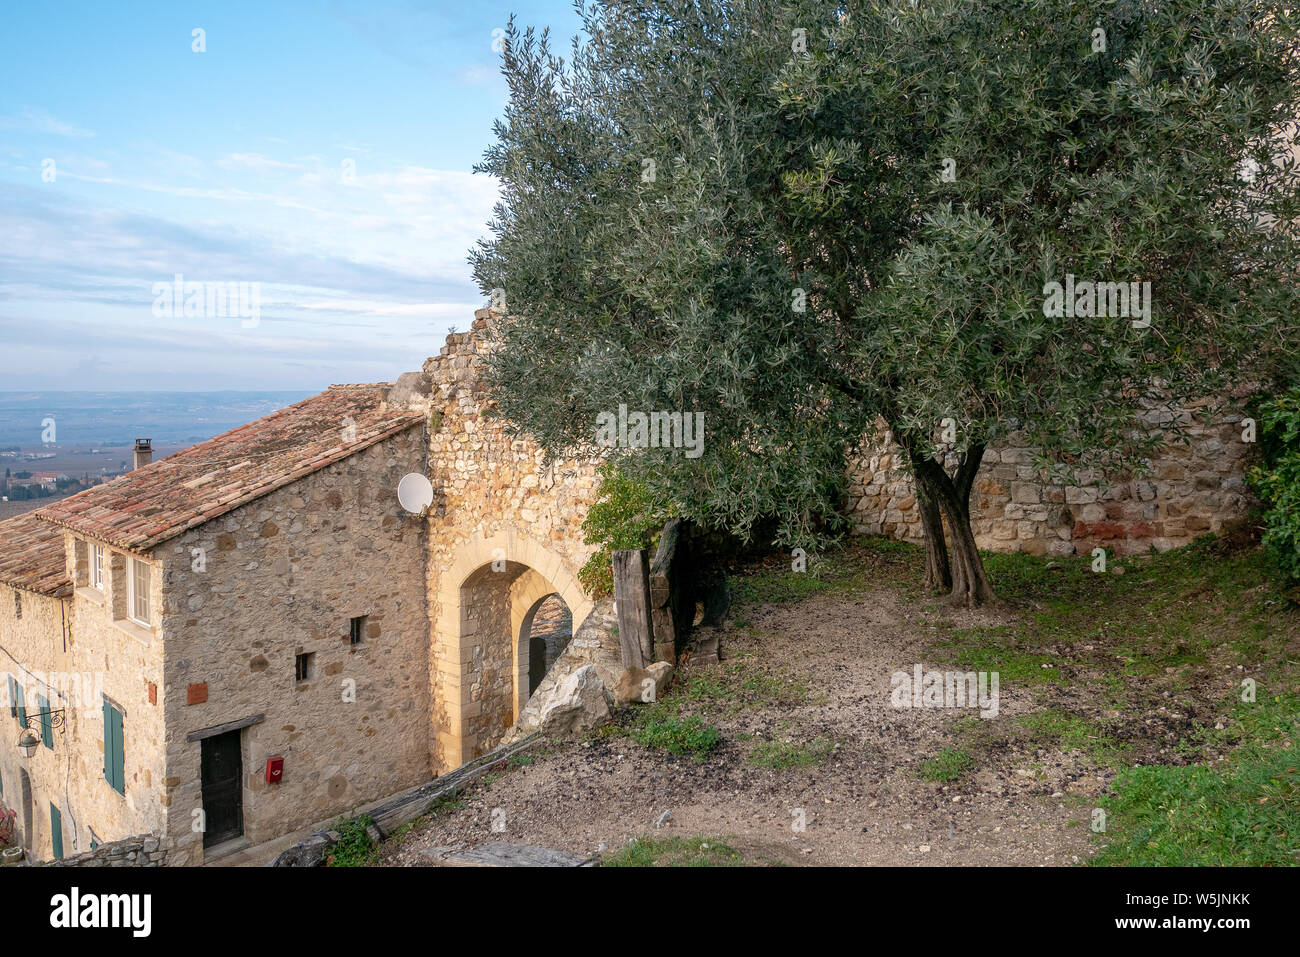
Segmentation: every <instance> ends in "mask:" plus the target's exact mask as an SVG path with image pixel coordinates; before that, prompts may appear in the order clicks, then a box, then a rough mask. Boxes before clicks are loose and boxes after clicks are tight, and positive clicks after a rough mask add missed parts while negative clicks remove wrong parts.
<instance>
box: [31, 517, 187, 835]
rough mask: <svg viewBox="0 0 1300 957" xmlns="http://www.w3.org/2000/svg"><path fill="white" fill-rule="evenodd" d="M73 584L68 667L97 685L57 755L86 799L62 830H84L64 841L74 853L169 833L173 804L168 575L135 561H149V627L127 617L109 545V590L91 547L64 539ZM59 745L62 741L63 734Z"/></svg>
mask: <svg viewBox="0 0 1300 957" xmlns="http://www.w3.org/2000/svg"><path fill="white" fill-rule="evenodd" d="M64 542H65V555H66V558H67V562H68V571H69V577H70V578H71V579H72V581H73V584H74V585H75V591H74V593H73V596H72V601H71V606H72V614H71V621H70V627H69V630H68V644H69V647H70V649H71V652H72V654H71V662H70V668H71V669H72V670H74V671H77V672H83V673H88V674H92V675H94V682H95V683H96V684H97V687H95V688H94V689H93V691H94V692H97V693H92V694H86V695H84V696H83V700H82V701H81V706H80V707H78V708H70V709H69V720H68V724H67V728H66V729H65V730H66V733H65V734H64V735H63V736H62V737H61V738H58V742H57V744H56V747H66V748H67V749H68V752H69V758H70V760H71V770H70V774H69V780H71V781H74V782H76V784H75V785H74V787H75V788H76V789H79V790H80V800H77V801H74V806H73V808H71V809H70V811H71V812H72V813H69V812H67V811H65V814H64V818H65V819H64V827H65V830H70V829H71V826H72V822H73V821H74V820H75V822H76V833H75V835H70V836H72V837H73V838H74V839H73V840H72V841H69V840H67V839H66V837H65V840H64V853H65V854H72V853H74V852H76V851H80V850H85V849H86V848H88V847H89V846H90V839H91V836H92V835H93V836H94V838H95V839H96V840H97V841H100V842H105V841H116V840H119V839H122V838H125V837H127V836H128V835H131V834H143V833H155V834H158V833H162V831H163V829H164V827H165V826H166V805H165V802H164V800H163V793H162V789H161V787H160V786H159V785H160V784H161V782H162V779H163V777H164V776H165V771H166V763H165V761H164V757H163V738H164V731H163V704H164V696H165V691H164V688H163V667H162V661H163V643H162V639H161V637H160V635H161V632H160V631H159V629H160V627H161V624H162V615H161V607H160V604H161V603H160V602H159V601H158V596H159V595H160V594H161V592H162V586H163V580H162V571H161V569H160V568H159V567H158V564H157V562H154V561H153V560H152V555H150V554H143V555H136V556H134V557H136V558H141V559H144V560H147V561H149V562H150V594H151V596H152V600H151V602H150V627H149V628H142V627H140V626H139V625H137V624H135V623H134V622H132V621H130V620H129V619H128V618H127V617H126V606H127V578H126V576H127V574H128V570H129V563H128V561H127V559H128V556H127V555H126V553H124V552H121V551H118V550H115V549H112V548H109V547H108V546H104V583H103V584H104V587H103V588H102V589H98V588H92V587H90V582H89V561H90V545H91V543H90V542H89V541H88V540H86V539H84V538H82V537H80V536H77V535H75V534H74V533H72V532H65V535H64ZM104 697H107V698H108V699H110V701H111V702H112V703H113V704H114V706H115V707H117V708H118V709H119V710H120V711H121V712H122V756H123V771H124V777H125V791H126V793H125V794H119V793H118V792H117V791H116V790H114V788H113V787H112V786H111V785H110V784H109V783H108V781H107V780H106V779H105V776H104V711H103V699H104ZM56 737H58V736H57V735H56Z"/></svg>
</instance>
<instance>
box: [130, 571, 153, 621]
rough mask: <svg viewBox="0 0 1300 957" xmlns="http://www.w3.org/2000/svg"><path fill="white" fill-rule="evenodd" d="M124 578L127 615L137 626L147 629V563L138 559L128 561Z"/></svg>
mask: <svg viewBox="0 0 1300 957" xmlns="http://www.w3.org/2000/svg"><path fill="white" fill-rule="evenodd" d="M130 563H131V567H130V569H128V574H127V576H126V585H127V596H126V601H127V614H129V615H130V616H131V620H132V621H134V622H135V623H136V624H137V625H143V626H144V627H146V628H148V627H149V563H148V562H142V561H140V559H138V558H132V559H130Z"/></svg>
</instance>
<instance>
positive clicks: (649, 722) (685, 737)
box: [629, 711, 722, 762]
mask: <svg viewBox="0 0 1300 957" xmlns="http://www.w3.org/2000/svg"><path fill="white" fill-rule="evenodd" d="M629 734H630V735H631V738H632V740H633V741H635V742H636V743H637V744H640V745H643V746H645V747H647V748H660V749H662V750H664V751H667V752H668V753H669V754H682V755H689V756H690V757H691V758H693V759H694V760H695V761H697V762H698V761H703V760H704V756H705V755H706V754H708V753H709V752H710V751H711V750H713V749H714V748H715V747H717V745H718V743H719V742H720V741H721V740H722V735H721V734H720V733H719V731H718V729H717V728H715V727H714V726H713V725H709V724H705V723H704V721H703V719H702V718H700V716H699V715H697V714H690V715H686V716H685V717H683V716H681V715H677V714H669V713H664V712H663V711H660V712H658V713H656V712H653V711H647V712H643V713H642V714H641V715H639V716H638V718H637V721H636V722H635V723H634V724H633V725H632V728H631V729H630V731H629Z"/></svg>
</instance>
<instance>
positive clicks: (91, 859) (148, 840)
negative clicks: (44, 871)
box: [46, 834, 171, 867]
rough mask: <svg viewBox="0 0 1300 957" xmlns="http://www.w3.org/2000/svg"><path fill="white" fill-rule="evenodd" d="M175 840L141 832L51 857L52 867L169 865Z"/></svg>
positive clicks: (49, 864)
mask: <svg viewBox="0 0 1300 957" xmlns="http://www.w3.org/2000/svg"><path fill="white" fill-rule="evenodd" d="M170 845H171V842H170V841H169V840H167V839H166V838H160V837H157V836H156V835H153V834H139V835H136V836H135V837H128V838H124V839H122V840H120V841H113V842H112V843H109V844H101V845H99V846H98V847H96V848H94V849H93V850H89V851H86V852H85V853H83V854H76V855H74V856H72V857H65V858H64V859H63V860H61V861H48V862H47V863H46V866H49V867H165V866H166V865H167V863H168V860H167V859H168V856H169V851H170Z"/></svg>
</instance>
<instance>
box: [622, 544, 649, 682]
mask: <svg viewBox="0 0 1300 957" xmlns="http://www.w3.org/2000/svg"><path fill="white" fill-rule="evenodd" d="M613 565H614V604H615V605H617V606H618V643H619V647H620V649H621V650H622V652H623V667H624V668H644V667H645V666H646V665H649V664H652V663H653V662H654V637H653V631H652V630H651V629H652V627H653V626H652V625H651V623H650V561H649V558H648V556H647V555H646V550H645V549H644V548H621V549H619V550H618V551H616V552H614V559H613Z"/></svg>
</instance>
